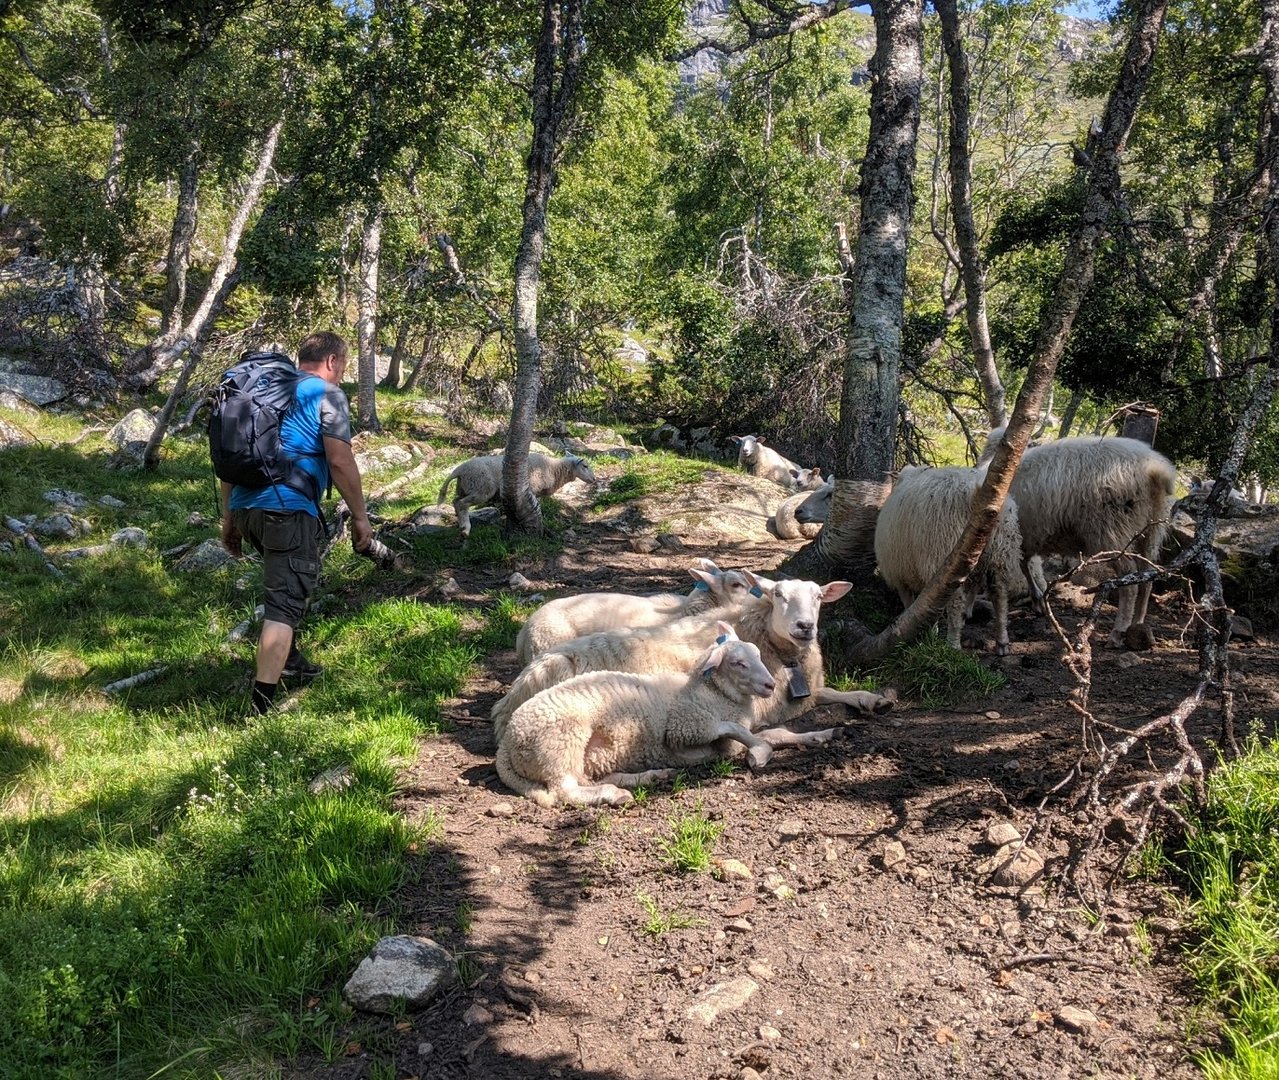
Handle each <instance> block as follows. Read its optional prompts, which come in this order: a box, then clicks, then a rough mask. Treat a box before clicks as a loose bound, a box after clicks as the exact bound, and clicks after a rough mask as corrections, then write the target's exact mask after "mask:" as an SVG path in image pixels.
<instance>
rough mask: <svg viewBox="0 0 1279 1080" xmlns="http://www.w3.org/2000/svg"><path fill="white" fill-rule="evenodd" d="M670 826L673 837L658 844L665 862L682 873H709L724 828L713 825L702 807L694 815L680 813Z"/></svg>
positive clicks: (671, 821) (670, 822)
mask: <svg viewBox="0 0 1279 1080" xmlns="http://www.w3.org/2000/svg"><path fill="white" fill-rule="evenodd" d="M668 824H669V825H670V827H671V835H670V836H669V837H663V838H662V839H661V840H660V841H659V846H660V849H661V852H662V859H663V861H665V862H666V863H667V864H669V865H670V866H671V868H672V869H674V870H677V871H679V872H680V873H694V874H704V873H706V872H707V871H708V870H709V869H710V868H711V853H712V852H713V851H714V850H715V841H717V840H718V839H719V836H720V833H722V832H723V831H724V826H723V825H720V824H717V823H716V822H713V821H711V819H710V818H709V817H707V816H706V814H705V813H703V812H702V810H701V808H700V807H699V808H698V809H696V810H694V811H693V812H692V813H684V812H680V813H677V814H676V815H675V816H674V817H672V818H671V819H670V820H669V822H668Z"/></svg>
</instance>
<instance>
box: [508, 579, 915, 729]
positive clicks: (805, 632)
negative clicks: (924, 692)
mask: <svg viewBox="0 0 1279 1080" xmlns="http://www.w3.org/2000/svg"><path fill="white" fill-rule="evenodd" d="M743 573H744V574H745V575H746V578H747V580H748V581H749V582H750V583H751V585H752V592H758V594H759V595H758V597H756V598H752V599H749V600H747V601H746V602H744V603H743V604H742V606H741V607H740V608H739V609H738V610H737V611H736V612H734V613H732V614H726V615H725V616H724V620H725V621H726V622H729V623H731V624H732V626H733V628H734V629H735V630H736V631H737V634H738V636H739V637H741V639H742V640H743V641H749V642H752V643H753V644H755V645H757V646H758V647H759V650H760V653H761V655H762V656H763V660H764V663H765V664H766V665H767V667H768V669H769V671H771V672H772V673H773V677H774V678H775V679H776V680H777V681H778V684H779V689H778V691H777V692H776V693H774V694H773V695H772V697H770V698H768V699H767V700H759V701H757V702H756V703H755V721H754V723H753V724H752V725H751V727H752V730H756V731H757V730H759V729H761V728H766V727H767V728H771V727H775V726H777V725H779V724H783V723H786V722H789V721H791V720H794V719H795V718H796V717H798V716H800V715H801V714H803V713H805V712H807V711H808V710H809V709H811V708H813V707H814V706H817V705H826V704H830V703H840V704H844V705H847V706H848V707H849V708H852V709H856V710H857V711H859V712H863V713H875V712H883V711H884V710H886V709H889V708H891V707H892V701H891V699H890V698H887V697H884V696H882V695H880V694H872V693H869V692H867V691H861V690H851V691H839V690H831V689H829V688H828V687H827V686H826V673H825V671H824V669H823V667H822V653H821V648H820V647H819V646H818V644H817V618H818V615H819V613H820V612H821V606H822V603H823V602H826V603H831V602H833V601H835V600H838V599H839V598H840V597H841V596H843V595H844V594H845V593H846V592H848V590H849V589H851V588H852V584H851V583H850V582H847V581H832V582H831V583H830V584H829V585H826V586H825V587H823V586H821V585H817V584H816V583H814V582H811V581H776V582H773V581H768V580H767V579H764V578H760V577H758V576H756V575H755V574H752V573H750V572H749V571H743ZM716 621H717V616H716V615H715V614H710V615H706V614H703V615H692V616H689V617H687V618H683V619H679V620H677V621H676V622H673V623H668V624H667V625H665V626H652V627H641V628H640V629H637V630H613V631H605V632H603V633H598V634H587V635H586V636H585V637H580V638H576V639H574V640H573V641H568V642H565V643H564V644H563V645H559V646H557V647H556V648H554V649H551V650H550V651H548V652H545V653H543V654H542V655H541V656H539V657H537V659H535V660H534V661H533V662H532V663H531V664H529V665H528V667H526V668H525V669H524V670H523V671H522V672H520V674H519V677H518V678H517V679H516V680H515V682H514V683H513V684H512V685H511V689H510V690H509V691H508V692H507V694H506V696H505V697H503V698H501V699H500V700H499V701H498V702H497V704H496V705H494V706H493V711H492V713H491V714H490V716H491V717H492V720H493V734H494V738H495V739H496V740H497V742H499V743H500V742H501V741H502V733H503V731H504V730H505V728H506V725H507V723H508V722H509V721H510V718H511V715H512V714H513V713H514V712H515V710H516V709H517V708H519V706H521V705H522V704H524V702H526V701H528V700H529V699H530V698H531V697H532V696H533V695H534V694H536V693H538V692H540V691H542V690H545V689H546V688H547V687H550V686H555V685H556V684H558V683H562V682H565V681H567V680H568V679H571V678H572V677H573V676H574V675H582V674H585V673H586V672H588V671H631V672H653V671H676V672H679V671H687V670H688V668H689V666H690V665H691V664H692V662H693V659H694V657H696V656H697V655H699V654H700V652H701V651H702V649H703V648H704V643H705V641H706V637H707V634H708V633H709V632H710V629H711V628H712V627H713V626H714V625H715V622H716Z"/></svg>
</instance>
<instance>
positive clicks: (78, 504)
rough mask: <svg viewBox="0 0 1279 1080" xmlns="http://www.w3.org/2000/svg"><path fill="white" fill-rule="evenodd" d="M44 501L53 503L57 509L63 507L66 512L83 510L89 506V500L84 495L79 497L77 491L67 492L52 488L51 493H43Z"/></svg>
mask: <svg viewBox="0 0 1279 1080" xmlns="http://www.w3.org/2000/svg"><path fill="white" fill-rule="evenodd" d="M44 501H45V502H50V503H53V505H54V506H57V507H65V508H66V509H68V510H83V509H84V508H85V507H86V506H88V505H89V499H88V497H87V496H85V495H81V494H80V492H78V491H67V490H65V489H63V488H54V489H53V490H52V491H46V492H45V493H44Z"/></svg>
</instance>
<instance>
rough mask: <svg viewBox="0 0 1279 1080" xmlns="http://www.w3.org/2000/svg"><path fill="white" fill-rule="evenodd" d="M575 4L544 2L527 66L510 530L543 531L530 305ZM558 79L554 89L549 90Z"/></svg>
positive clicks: (571, 59)
mask: <svg viewBox="0 0 1279 1080" xmlns="http://www.w3.org/2000/svg"><path fill="white" fill-rule="evenodd" d="M581 18H582V0H562V2H560V0H543V3H542V28H541V32H540V34H539V36H538V42H537V54H536V57H535V59H534V64H533V89H532V104H533V145H532V149H531V150H530V151H529V155H528V176H527V180H526V182H525V187H524V207H523V228H522V229H521V231H520V246H519V249H518V251H517V252H516V255H515V296H514V300H513V301H512V304H511V316H512V321H513V323H514V329H515V394H514V397H515V404H514V406H513V408H512V410H511V424H510V427H509V429H508V430H507V435H506V451H505V455H504V457H503V461H502V509H503V510H504V512H505V513H506V520H507V525H508V527H509V528H512V529H517V530H519V531H521V532H540V531H541V530H542V508H541V507H540V506H539V505H538V501H537V499H536V498H535V497H534V495H533V492H532V490H531V489H530V487H529V479H528V447H529V443H530V442H531V441H532V439H533V421H534V420H535V419H536V416H537V392H538V387H539V385H540V383H541V358H542V346H541V341H540V340H539V338H538V327H537V300H538V287H539V284H540V280H541V272H542V256H543V253H544V251H545V247H546V208H547V205H548V203H549V202H550V198H551V192H552V190H553V189H554V187H555V151H556V147H557V143H558V140H559V133H560V129H561V125H562V123H563V120H564V118H565V115H566V114H567V112H568V111H569V110H570V109H571V108H572V105H573V99H574V96H575V94H576V91H577V80H578V73H579V68H580V64H581V53H582V37H581ZM557 76H558V86H557V85H556V82H557Z"/></svg>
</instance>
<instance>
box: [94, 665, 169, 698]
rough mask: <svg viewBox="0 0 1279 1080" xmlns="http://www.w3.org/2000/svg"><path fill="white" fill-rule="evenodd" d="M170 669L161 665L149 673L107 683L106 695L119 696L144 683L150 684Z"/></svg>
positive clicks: (104, 688)
mask: <svg viewBox="0 0 1279 1080" xmlns="http://www.w3.org/2000/svg"><path fill="white" fill-rule="evenodd" d="M167 670H168V669H167V668H166V667H165V666H164V665H163V664H161V665H160V666H159V667H156V668H151V669H150V670H149V671H139V672H138V673H137V674H136V675H130V676H129V677H128V678H127V679H117V680H116V681H115V682H113V683H107V685H106V686H104V687H103V688H102V692H103V693H104V694H119V693H122V692H123V691H125V690H132V689H133V687H135V686H141V685H142V684H143V683H149V682H150V681H151V680H152V679H158V678H159V677H160V676H161V675H163V674H164V673H165V671H167Z"/></svg>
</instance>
